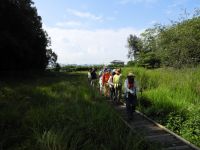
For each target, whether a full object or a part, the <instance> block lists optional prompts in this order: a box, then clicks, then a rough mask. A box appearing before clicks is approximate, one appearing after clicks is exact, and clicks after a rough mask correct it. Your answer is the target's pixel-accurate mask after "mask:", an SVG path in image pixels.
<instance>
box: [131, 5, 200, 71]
mask: <svg viewBox="0 0 200 150" xmlns="http://www.w3.org/2000/svg"><path fill="white" fill-rule="evenodd" d="M185 15H186V17H182V18H181V20H179V21H174V22H172V24H171V25H168V26H167V25H160V24H156V25H155V26H154V27H152V28H149V29H146V30H145V31H144V32H143V33H142V34H141V35H140V38H138V37H137V38H136V37H135V38H133V36H132V37H129V38H128V46H129V50H128V58H132V57H133V56H134V55H130V54H135V52H137V59H136V60H137V63H138V64H139V66H143V67H150V68H154V67H156V68H157V67H159V66H160V64H161V65H164V66H170V67H175V68H183V67H185V66H187V67H194V66H197V65H198V64H199V63H200V41H199V39H200V14H199V9H196V10H195V12H194V15H193V16H191V17H189V18H188V16H187V13H186V12H185ZM131 39H134V40H131ZM136 39H137V40H136ZM129 41H132V43H130V42H129ZM137 41H140V43H141V46H139V48H138V47H137V46H135V45H137V43H138V42H137ZM135 47H136V48H135ZM131 48H132V49H131Z"/></svg>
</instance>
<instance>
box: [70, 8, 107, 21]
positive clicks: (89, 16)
mask: <svg viewBox="0 0 200 150" xmlns="http://www.w3.org/2000/svg"><path fill="white" fill-rule="evenodd" d="M67 12H69V13H70V14H72V15H74V16H76V17H80V18H85V19H91V20H95V21H99V22H103V17H102V16H97V15H94V14H92V13H90V12H82V11H78V10H75V9H67Z"/></svg>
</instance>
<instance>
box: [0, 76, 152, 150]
mask: <svg viewBox="0 0 200 150" xmlns="http://www.w3.org/2000/svg"><path fill="white" fill-rule="evenodd" d="M0 122H1V124H0V149H16V150H17V149H20V150H23V149H30V150H31V149H34V150H35V149H38V150H40V149H41V150H70V149H71V150H74V149H86V150H90V149H92V150H94V149H109V150H110V149H113V150H115V149H125V150H126V149H127V150H129V149H155V147H154V146H153V147H152V146H151V145H150V144H148V143H147V142H145V141H144V139H143V138H142V137H140V136H139V135H137V134H136V133H134V134H133V133H132V132H131V131H130V129H129V128H128V127H127V126H126V125H125V124H124V123H123V122H122V121H121V120H120V119H119V117H118V114H117V113H116V112H115V111H114V110H113V108H112V107H111V106H109V105H108V104H107V103H106V102H105V100H104V99H103V98H102V97H101V96H100V95H98V94H96V91H94V90H93V89H91V88H90V87H89V86H88V85H87V76H86V74H81V73H76V74H73V73H71V74H69V73H68V74H64V73H63V74H61V73H53V74H47V75H44V76H38V77H34V78H31V79H26V80H23V79H18V80H7V79H4V81H2V82H1V85H0Z"/></svg>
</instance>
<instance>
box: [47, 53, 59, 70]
mask: <svg viewBox="0 0 200 150" xmlns="http://www.w3.org/2000/svg"><path fill="white" fill-rule="evenodd" d="M46 55H47V58H48V60H49V62H48V64H49V66H51V67H55V66H56V61H57V58H58V56H57V55H56V53H54V52H53V51H52V49H48V50H47V54H46Z"/></svg>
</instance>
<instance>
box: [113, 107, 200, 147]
mask: <svg viewBox="0 0 200 150" xmlns="http://www.w3.org/2000/svg"><path fill="white" fill-rule="evenodd" d="M113 106H114V108H115V109H116V110H117V111H119V112H120V116H121V119H122V120H123V121H124V122H125V124H126V125H127V126H128V127H129V128H131V129H132V130H133V131H136V132H138V133H141V135H143V136H144V137H145V138H146V140H148V141H150V142H154V143H158V144H159V145H161V149H162V150H200V148H198V147H197V146H195V145H193V144H191V143H190V142H188V141H186V140H185V139H183V138H181V137H180V136H178V135H177V134H175V133H173V132H172V131H170V130H168V129H166V128H165V127H163V126H162V125H160V124H158V123H157V122H155V121H153V120H151V119H150V118H148V117H147V116H145V115H144V114H142V113H140V112H138V111H136V112H135V113H134V117H133V120H132V121H127V120H126V116H127V115H126V107H125V105H113Z"/></svg>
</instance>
